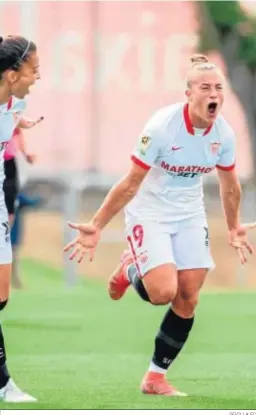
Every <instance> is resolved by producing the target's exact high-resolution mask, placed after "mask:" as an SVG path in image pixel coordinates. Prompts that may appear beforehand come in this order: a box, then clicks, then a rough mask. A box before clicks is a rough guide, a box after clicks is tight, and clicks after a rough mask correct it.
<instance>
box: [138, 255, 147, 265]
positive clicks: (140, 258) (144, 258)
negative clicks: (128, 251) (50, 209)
mask: <svg viewBox="0 0 256 415" xmlns="http://www.w3.org/2000/svg"><path fill="white" fill-rule="evenodd" d="M137 260H138V261H139V262H141V264H146V263H147V262H148V253H147V252H142V253H141V254H140V255H138V256H137Z"/></svg>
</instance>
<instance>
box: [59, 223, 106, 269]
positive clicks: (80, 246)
mask: <svg viewBox="0 0 256 415" xmlns="http://www.w3.org/2000/svg"><path fill="white" fill-rule="evenodd" d="M68 225H69V227H70V228H72V229H75V230H77V231H78V235H77V237H76V238H74V239H73V241H71V242H69V243H68V244H67V245H66V246H65V248H64V252H68V251H70V250H71V249H73V252H72V253H71V255H70V257H69V259H70V260H73V259H75V258H76V259H77V262H78V263H80V262H82V260H83V259H84V257H85V255H86V254H87V253H89V259H90V261H93V259H94V253H95V250H96V247H97V245H98V242H99V240H100V233H101V231H100V229H98V228H96V227H95V226H93V225H92V224H91V223H82V224H78V223H69V224H68Z"/></svg>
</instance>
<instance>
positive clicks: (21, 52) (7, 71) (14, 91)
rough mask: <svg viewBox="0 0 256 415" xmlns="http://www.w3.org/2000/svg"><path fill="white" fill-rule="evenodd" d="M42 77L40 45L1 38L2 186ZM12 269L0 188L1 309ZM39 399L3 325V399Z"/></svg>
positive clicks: (0, 393) (0, 381)
mask: <svg viewBox="0 0 256 415" xmlns="http://www.w3.org/2000/svg"><path fill="white" fill-rule="evenodd" d="M38 79H40V75H39V60H38V55H37V48H36V45H35V44H34V43H33V42H31V41H29V40H27V39H25V38H23V37H21V36H8V37H7V38H5V39H3V38H0V146H1V153H0V182H1V183H0V189H2V186H3V181H4V150H5V147H6V144H7V142H8V141H9V140H10V139H11V138H12V135H13V132H14V130H15V128H16V127H17V125H18V124H19V122H20V119H21V118H22V113H23V112H24V110H25V108H26V103H25V100H24V98H25V96H26V95H27V94H28V93H29V89H30V87H31V86H32V85H33V84H35V82H36V81H37V80H38ZM11 272H12V248H11V241H10V227H9V223H8V213H7V210H6V206H5V199H4V192H3V190H1V191H0V310H3V309H4V308H5V306H6V304H7V301H8V296H9V290H10V281H11ZM1 400H3V401H4V402H35V401H36V399H35V398H33V397H32V396H30V395H28V394H26V393H24V392H22V391H21V390H20V389H19V388H18V387H17V386H16V384H15V383H14V382H13V380H12V379H11V377H10V374H9V371H8V368H7V365H6V349H5V344H4V336H3V332H2V327H1V324H0V401H1Z"/></svg>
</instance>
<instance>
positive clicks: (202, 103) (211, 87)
mask: <svg viewBox="0 0 256 415" xmlns="http://www.w3.org/2000/svg"><path fill="white" fill-rule="evenodd" d="M190 85H191V86H190V88H189V89H188V90H187V92H186V95H187V97H188V100H189V105H190V109H191V115H192V118H194V121H195V122H196V124H198V125H197V126H198V127H199V128H200V127H202V128H204V127H207V126H208V125H210V124H212V123H213V122H214V120H215V119H216V117H217V116H218V114H219V111H220V109H221V107H222V104H223V101H224V93H223V89H224V77H223V75H222V74H221V72H220V71H219V70H218V69H210V70H198V71H195V72H194V74H193V76H192V77H191V80H190ZM195 126H196V125H195Z"/></svg>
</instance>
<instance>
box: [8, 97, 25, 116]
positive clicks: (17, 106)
mask: <svg viewBox="0 0 256 415" xmlns="http://www.w3.org/2000/svg"><path fill="white" fill-rule="evenodd" d="M25 109H26V101H25V100H24V99H18V98H16V97H13V104H12V107H11V111H12V112H15V113H18V114H19V113H23V111H25Z"/></svg>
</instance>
